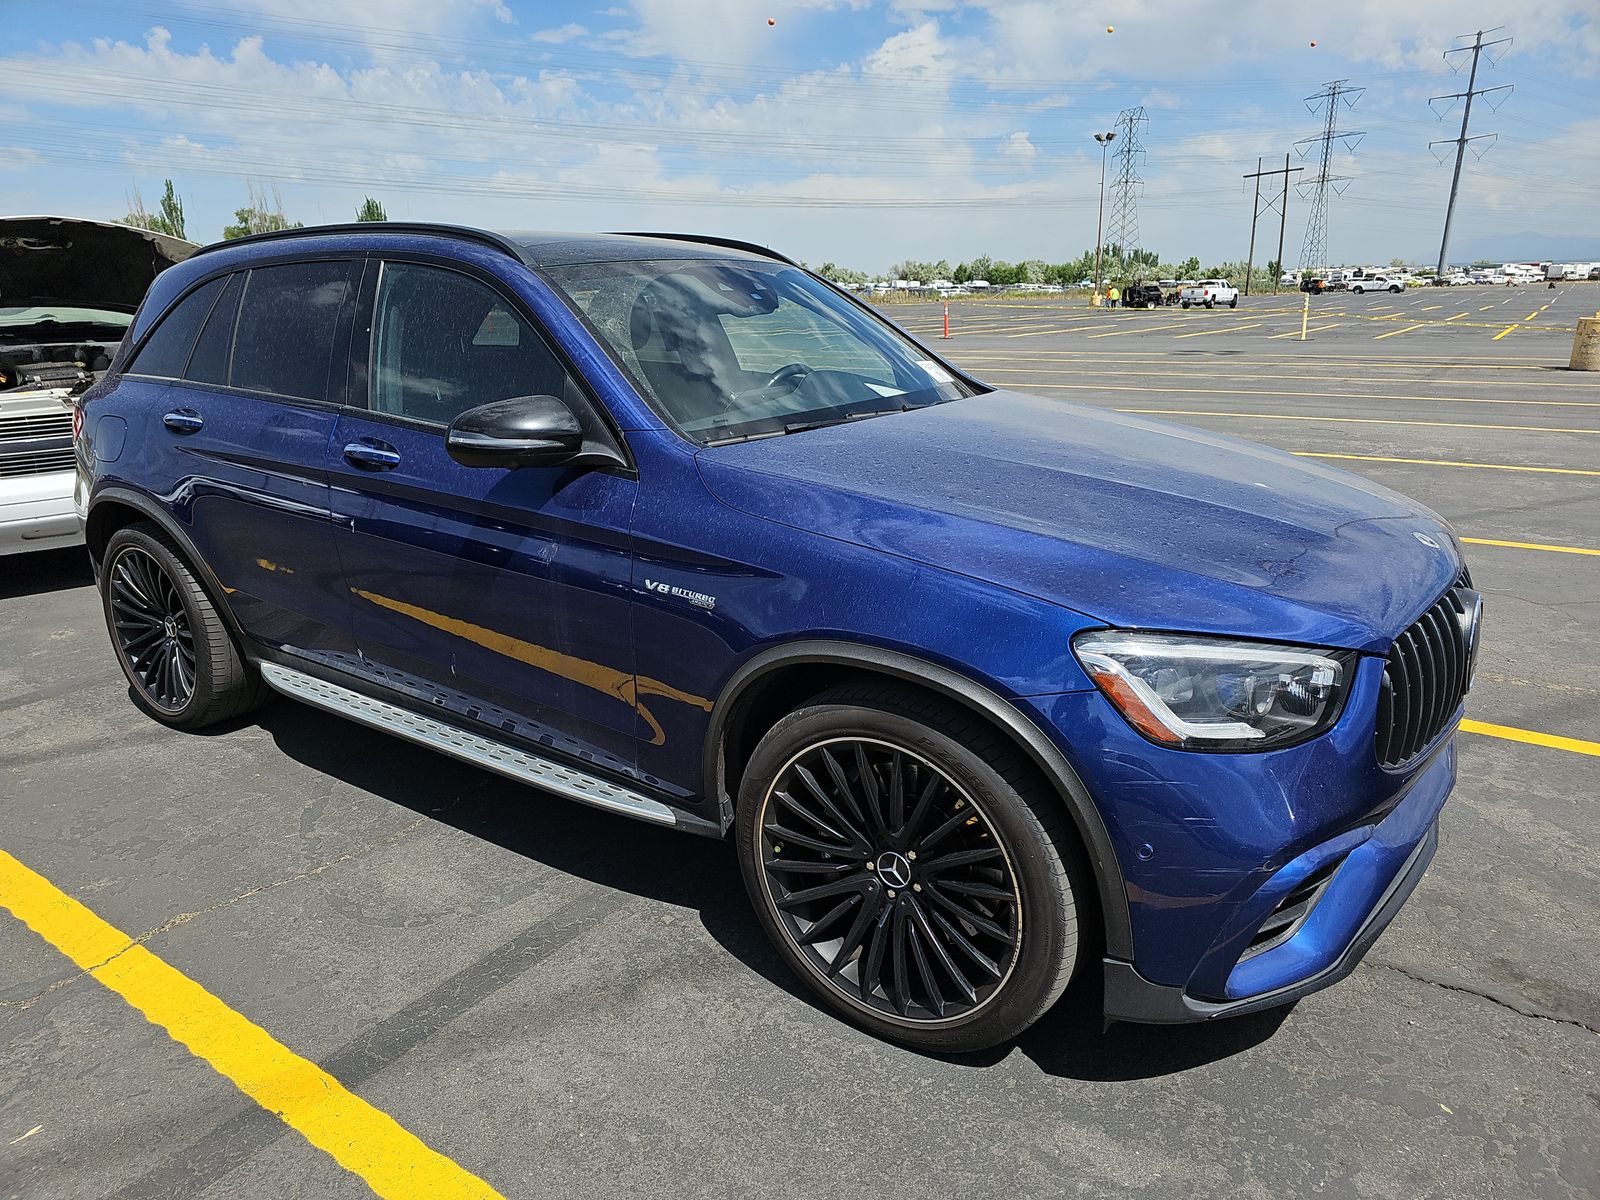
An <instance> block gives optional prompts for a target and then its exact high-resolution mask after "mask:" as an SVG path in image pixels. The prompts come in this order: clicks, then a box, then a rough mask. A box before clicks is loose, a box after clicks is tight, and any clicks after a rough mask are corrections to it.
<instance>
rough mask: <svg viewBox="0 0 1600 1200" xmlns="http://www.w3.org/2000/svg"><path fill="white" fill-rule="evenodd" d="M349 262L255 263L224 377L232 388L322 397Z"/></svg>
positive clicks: (348, 278) (348, 276)
mask: <svg viewBox="0 0 1600 1200" xmlns="http://www.w3.org/2000/svg"><path fill="white" fill-rule="evenodd" d="M352 269H353V268H352V264H351V263H349V262H308V263H287V264H285V265H283V266H278V267H256V268H254V269H252V270H251V272H250V275H249V278H248V279H246V280H245V285H244V295H243V296H242V297H241V299H240V303H239V321H238V327H237V332H236V333H235V335H234V340H233V368H232V371H231V373H230V376H229V380H228V382H229V383H230V384H231V385H232V386H234V387H236V388H249V389H251V390H253V391H261V392H272V393H274V394H276V395H279V396H295V397H298V398H301V399H305V400H322V399H325V398H326V396H327V392H328V370H329V367H330V366H331V365H332V362H333V342H334V332H335V330H336V329H337V328H338V324H339V313H340V311H341V310H342V308H343V306H344V303H345V301H346V299H347V298H348V297H349V294H350V281H351V275H352Z"/></svg>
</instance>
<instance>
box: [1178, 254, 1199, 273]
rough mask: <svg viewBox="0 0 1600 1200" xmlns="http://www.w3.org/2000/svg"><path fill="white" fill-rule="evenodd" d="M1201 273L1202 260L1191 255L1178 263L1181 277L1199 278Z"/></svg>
mask: <svg viewBox="0 0 1600 1200" xmlns="http://www.w3.org/2000/svg"><path fill="white" fill-rule="evenodd" d="M1199 275H1200V260H1199V259H1198V258H1196V257H1195V256H1194V255H1192V254H1191V255H1190V256H1189V257H1188V258H1186V259H1184V260H1183V261H1182V262H1181V263H1179V264H1178V278H1179V279H1197V278H1199Z"/></svg>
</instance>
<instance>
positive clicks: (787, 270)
mask: <svg viewBox="0 0 1600 1200" xmlns="http://www.w3.org/2000/svg"><path fill="white" fill-rule="evenodd" d="M545 274H546V276H547V278H549V279H550V281H551V282H552V283H554V284H555V286H556V288H557V290H559V291H560V292H561V293H562V295H563V297H564V298H565V299H566V301H567V303H568V305H569V306H570V307H572V308H573V309H574V310H575V311H576V312H577V313H578V314H579V315H580V316H581V317H582V318H583V319H584V320H585V321H586V322H587V324H588V325H589V327H590V328H591V329H593V330H594V331H595V332H596V333H598V334H599V336H600V338H601V340H602V342H604V343H605V345H606V346H607V348H608V349H609V350H610V351H611V354H612V356H613V357H614V358H615V359H616V360H617V361H618V362H619V363H620V364H621V365H622V366H623V368H624V369H626V370H627V371H628V373H629V374H630V375H632V377H633V379H634V381H635V383H636V384H637V385H638V387H639V389H640V392H641V394H643V395H644V397H645V399H646V400H647V401H649V402H650V403H651V404H652V405H653V406H654V407H655V409H656V411H657V412H659V413H660V414H661V415H662V416H663V417H665V418H666V419H667V420H668V421H669V422H671V423H672V424H673V425H674V426H675V427H676V428H677V429H679V430H680V431H682V432H683V433H684V434H685V435H686V436H688V437H690V438H692V439H693V440H695V441H697V442H700V443H701V444H702V445H706V444H710V443H713V442H720V441H732V440H736V439H739V438H745V437H766V436H770V435H775V434H781V433H792V432H795V431H797V430H799V429H805V428H814V427H816V426H817V425H820V424H831V423H833V422H835V421H847V420H854V419H856V418H859V417H867V416H874V415H877V414H879V413H885V412H900V411H902V410H904V409H907V408H920V407H922V406H923V405H926V404H937V403H940V402H941V401H945V400H954V399H957V398H959V397H962V396H970V395H973V394H974V390H975V389H973V388H972V387H971V386H969V385H967V384H965V383H963V382H962V381H961V380H959V379H957V378H956V377H955V376H954V375H953V374H952V373H951V372H949V371H947V370H946V369H945V368H944V367H942V366H941V365H940V364H939V363H938V362H936V361H934V360H933V359H931V358H929V357H928V355H927V353H926V352H925V351H923V350H921V349H920V348H918V347H917V346H916V345H915V344H914V343H912V342H910V341H909V340H907V339H906V338H905V337H903V336H901V335H900V334H899V333H898V332H897V331H896V330H895V329H893V328H892V327H891V326H890V325H888V324H887V323H886V322H884V321H881V320H879V319H877V318H876V317H874V316H873V315H872V314H870V313H867V312H864V311H862V310H861V309H860V308H858V307H856V306H855V305H854V304H851V303H850V302H849V301H848V300H846V299H844V298H843V297H842V296H840V295H839V294H838V293H836V292H835V291H833V289H831V288H829V287H827V286H825V285H824V284H822V283H821V282H819V281H818V280H816V279H814V278H813V277H812V276H810V275H808V274H806V272H804V271H802V270H800V269H798V268H796V267H790V266H787V265H785V264H783V263H769V262H749V261H744V260H708V259H685V260H662V261H646V262H602V263H578V264H575V265H572V266H565V267H553V268H549V269H548V270H547V271H546V273H545Z"/></svg>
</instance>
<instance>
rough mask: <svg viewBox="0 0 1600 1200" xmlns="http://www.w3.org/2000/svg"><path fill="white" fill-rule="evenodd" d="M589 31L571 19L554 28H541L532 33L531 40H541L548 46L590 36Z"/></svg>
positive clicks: (540, 41)
mask: <svg viewBox="0 0 1600 1200" xmlns="http://www.w3.org/2000/svg"><path fill="white" fill-rule="evenodd" d="M588 36H589V31H588V30H587V29H586V28H584V27H583V26H582V25H579V24H578V23H577V22H576V21H569V22H567V24H565V25H558V26H556V27H555V28H554V29H541V30H539V32H538V33H535V34H532V35H531V36H530V38H529V40H530V41H535V42H539V43H541V44H543V45H546V46H559V45H562V44H563V43H565V42H570V41H572V40H573V39H575V38H581V37H588Z"/></svg>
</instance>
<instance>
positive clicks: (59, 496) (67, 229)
mask: <svg viewBox="0 0 1600 1200" xmlns="http://www.w3.org/2000/svg"><path fill="white" fill-rule="evenodd" d="M197 249H199V247H198V246H196V245H195V244H194V243H193V242H186V241H183V240H182V239H180V238H173V237H167V236H165V235H164V234H159V233H151V232H149V231H147V230H143V229H135V228H133V227H132V226H128V225H114V224H110V223H108V222H102V221H80V220H76V219H74V218H71V217H0V555H3V554H17V553H22V552H25V551H29V550H47V549H53V548H55V547H58V546H72V545H77V544H79V543H81V542H82V541H83V530H82V527H81V525H80V523H79V520H78V515H77V512H76V510H75V508H74V506H73V497H72V489H73V485H74V483H75V481H76V479H77V473H76V470H75V467H74V463H73V457H72V434H73V429H72V422H73V413H74V400H75V398H76V397H77V396H79V395H81V394H82V393H83V392H84V391H86V390H88V388H89V385H90V384H92V383H93V382H94V381H95V380H96V379H97V378H99V376H100V373H101V372H102V371H104V370H105V369H106V368H107V367H109V366H110V365H111V358H112V356H113V355H114V354H115V353H116V350H117V344H118V343H119V342H120V341H121V340H122V336H123V334H124V333H125V332H127V328H128V324H129V322H131V321H132V320H133V311H134V309H136V308H137V307H138V306H139V301H140V300H142V299H143V298H144V293H145V289H146V288H148V287H149V286H150V281H151V280H152V279H154V278H155V277H156V276H157V275H158V274H159V273H160V272H161V271H163V270H165V269H166V268H167V267H170V266H171V265H172V264H173V263H177V262H182V261H183V260H184V259H186V258H188V257H189V255H191V254H193V253H194V252H195V251H196V250H197Z"/></svg>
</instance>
